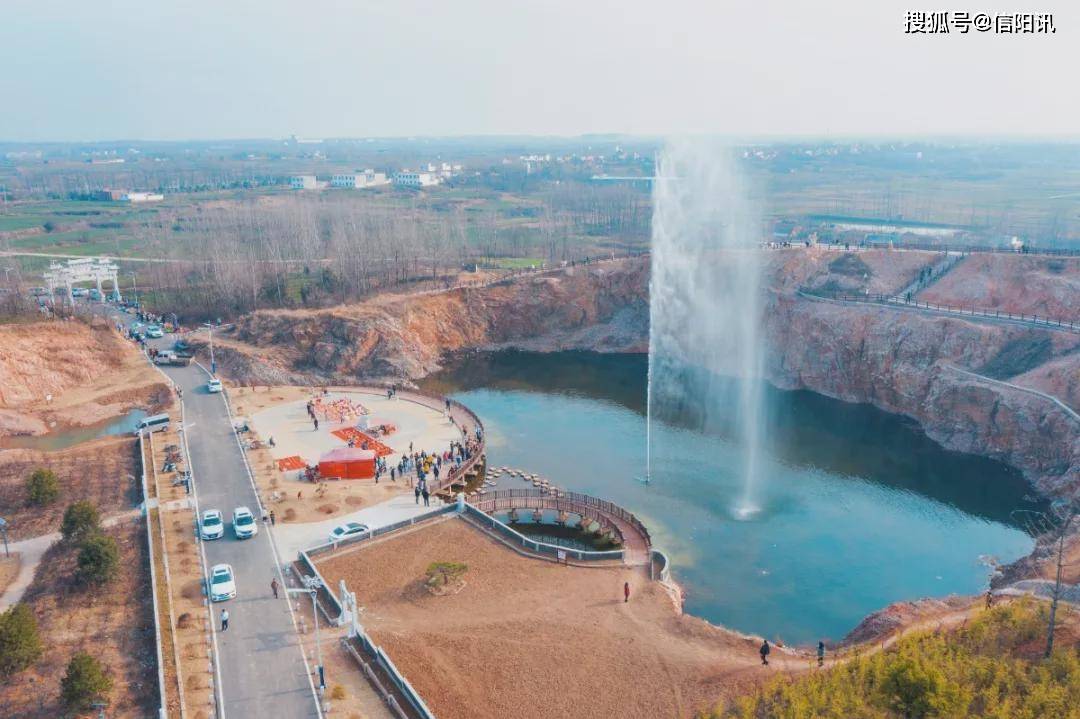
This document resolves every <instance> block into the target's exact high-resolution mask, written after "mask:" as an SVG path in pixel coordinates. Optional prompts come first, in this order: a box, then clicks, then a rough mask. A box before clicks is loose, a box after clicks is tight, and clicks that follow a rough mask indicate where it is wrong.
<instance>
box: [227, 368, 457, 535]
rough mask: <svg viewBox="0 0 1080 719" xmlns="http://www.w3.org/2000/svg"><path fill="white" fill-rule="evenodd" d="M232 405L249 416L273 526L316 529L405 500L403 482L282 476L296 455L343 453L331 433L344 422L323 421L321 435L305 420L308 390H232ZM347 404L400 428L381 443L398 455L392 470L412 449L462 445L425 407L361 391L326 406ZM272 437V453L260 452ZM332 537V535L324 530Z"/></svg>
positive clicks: (252, 456) (255, 466)
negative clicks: (282, 465)
mask: <svg viewBox="0 0 1080 719" xmlns="http://www.w3.org/2000/svg"><path fill="white" fill-rule="evenodd" d="M228 391H229V399H230V401H231V402H232V403H233V410H234V413H235V414H236V415H237V416H243V417H247V418H248V420H249V426H250V427H251V428H252V433H251V435H249V436H248V437H246V439H248V440H257V441H258V442H259V443H260V444H261V445H264V446H260V447H259V448H256V449H251V450H249V452H248V459H249V461H250V462H251V465H252V470H253V471H254V473H255V478H256V484H257V485H258V487H259V491H260V494H261V496H262V499H263V502H264V504H266V506H267V507H268V508H269V509H273V510H274V513H275V516H276V518H277V521H278V522H297V523H300V522H317V521H323V520H327V519H336V518H341V517H345V516H347V515H351V514H354V513H356V512H358V511H359V510H361V509H366V508H370V507H373V506H375V505H378V504H381V503H383V502H386V501H388V500H391V499H393V498H394V497H397V496H400V495H402V494H407V493H410V492H411V491H412V490H411V484H410V483H409V482H408V480H405V479H399V480H398V481H397V482H396V483H395V482H392V481H390V479H389V477H388V476H384V477H383V479H382V480H381V481H380V482H379V484H375V483H374V481H372V480H342V481H331V482H324V483H321V484H320V485H318V487H315V486H313V485H312V484H311V483H309V482H305V481H302V480H300V479H298V477H299V476H300V473H299V472H298V471H296V470H292V471H284V472H282V471H280V470H278V468H277V462H276V460H277V459H280V458H282V457H289V456H300V457H302V458H303V459H304V460H305V461H306V462H308V463H309V464H316V463H317V462H318V460H319V456H320V455H322V454H323V453H324V452H327V451H329V450H331V449H336V448H338V447H344V446H346V443H345V442H344V441H343V440H341V439H340V438H338V437H336V436H334V435H333V434H331V432H332V431H333V430H336V429H339V428H341V427H345V426H349V424H348V423H336V424H335V423H327V422H320V423H319V429H318V431H315V430H314V428H313V427H314V425H313V424H312V422H311V420H310V419H309V418H308V415H307V411H306V409H305V406H306V404H307V401H308V399H310V398H311V397H313V396H315V391H314V390H312V389H310V388H306V387H256V388H255V389H254V390H253V389H251V388H250V387H230V388H229V390H228ZM339 397H349V398H350V399H352V400H353V401H354V402H358V403H360V404H362V405H363V406H365V407H366V408H367V409H369V410H370V411H371V416H372V417H373V418H375V421H376V422H377V423H378V422H383V421H385V422H390V423H392V424H394V425H395V426H396V427H397V431H396V432H394V433H393V434H391V435H389V436H386V437H380V438H379V441H381V442H383V443H384V444H386V445H388V446H389V447H390V448H391V449H393V450H395V453H394V454H392V455H389V456H388V457H387V462H388V463H389V464H396V463H397V461H398V460H399V459H400V456H401V454H400V453H401V452H407V451H408V449H409V444H410V443H412V445H413V447H414V449H415V451H421V450H427V451H429V452H431V451H435V450H439V451H441V450H443V449H446V448H447V447H448V446H449V443H450V441H451V440H454V439H460V434H459V432H458V430H457V429H456V428H455V427H454V426H453V425H451V424H450V423H449V422H448V421H447V420H446V419H445V418H444V417H443V415H442V413H441V412H437V411H435V410H432V409H430V408H427V407H422V406H420V405H418V404H415V403H413V402H407V401H404V400H387V399H386V396H385V395H382V394H379V395H375V394H369V393H361V392H331V393H330V394H329V395H328V399H329V400H333V399H336V398H339ZM271 437H273V439H274V442H275V445H276V446H275V447H274V448H270V447H268V446H265V443H266V442H268V440H269V438H271ZM327 531H329V530H327Z"/></svg>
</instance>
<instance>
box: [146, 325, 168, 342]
mask: <svg viewBox="0 0 1080 719" xmlns="http://www.w3.org/2000/svg"><path fill="white" fill-rule="evenodd" d="M146 336H147V337H152V338H154V339H157V338H159V337H164V336H165V332H164V331H163V330H162V329H161V326H160V325H147V326H146Z"/></svg>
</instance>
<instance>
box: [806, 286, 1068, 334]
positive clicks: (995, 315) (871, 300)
mask: <svg viewBox="0 0 1080 719" xmlns="http://www.w3.org/2000/svg"><path fill="white" fill-rule="evenodd" d="M799 294H800V295H803V296H804V297H809V298H810V299H819V300H831V301H833V302H860V303H863V304H876V305H887V306H894V307H908V308H911V309H917V310H929V311H932V312H942V313H945V314H950V315H956V316H958V317H981V318H985V319H993V320H1008V321H1011V322H1020V323H1023V324H1027V325H1031V326H1032V327H1037V328H1040V329H1044V328H1045V329H1051V330H1062V331H1065V332H1075V333H1077V334H1080V319H1070V320H1064V319H1060V318H1057V319H1055V318H1052V317H1040V316H1039V315H1037V314H1030V315H1029V314H1024V313H1020V314H1013V313H1012V312H1002V311H1001V310H984V309H979V308H977V307H960V306H953V305H938V304H934V303H933V302H923V301H920V300H916V299H912V300H910V301H907V300H904V299H900V298H897V297H892V296H889V295H865V294H844V293H839V292H810V291H808V290H800V291H799Z"/></svg>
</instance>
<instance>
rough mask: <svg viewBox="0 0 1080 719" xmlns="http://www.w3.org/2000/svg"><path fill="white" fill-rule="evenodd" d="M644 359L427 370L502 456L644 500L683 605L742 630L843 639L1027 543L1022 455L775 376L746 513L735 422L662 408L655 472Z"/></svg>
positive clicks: (585, 356)
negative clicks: (692, 417)
mask: <svg viewBox="0 0 1080 719" xmlns="http://www.w3.org/2000/svg"><path fill="white" fill-rule="evenodd" d="M646 374H647V358H646V357H645V356H643V355H598V354H591V353H575V352H563V353H555V354H536V353H525V352H495V353H485V354H470V355H467V356H462V357H458V358H456V359H454V360H453V361H452V362H450V363H448V365H447V367H446V368H445V369H444V370H443V371H441V372H439V373H437V374H436V375H433V376H431V377H429V378H428V379H426V380H425V381H424V383H423V386H424V389H426V390H429V391H432V392H440V393H446V394H451V395H452V396H454V397H455V398H457V399H459V400H460V401H462V402H464V403H465V404H466V405H468V406H469V407H470V408H472V409H473V410H474V411H475V412H476V413H477V414H478V415H479V416H480V418H481V419H482V420H483V421H484V424H485V426H486V429H487V443H488V460H489V463H490V464H492V465H495V466H500V465H507V466H510V467H515V468H520V469H525V470H527V471H530V472H536V473H539V474H541V475H542V476H544V477H547V478H549V479H551V480H552V481H553V482H554V483H555V484H557V485H560V486H562V487H564V488H566V489H569V490H573V491H579V492H584V493H587V494H592V495H595V496H598V497H602V498H605V499H609V500H611V501H613V502H616V503H618V504H621V505H622V506H624V507H626V508H627V509H629V510H631V511H633V512H634V513H636V514H637V515H638V516H639V517H641V518H642V520H643V521H644V522H645V523H646V525H647V526H648V527H649V529H650V531H651V533H652V535H653V540H654V543H655V544H656V545H657V546H658V547H660V548H662V549H664V550H665V551H666V552H667V553H668V555H669V556H670V557H671V559H672V562H673V568H674V575H675V579H676V581H678V582H679V584H680V585H681V586H682V587H683V588H684V590H685V591H686V604H685V609H686V611H687V612H689V613H691V614H694V615H697V616H700V617H703V618H705V619H707V620H709V621H711V622H715V623H718V624H723V625H725V626H728V627H731V628H733V629H737V630H742V631H747V632H753V633H757V634H761V635H764V636H766V637H769V638H781V639H782V640H783V641H785V642H795V643H808V642H813V641H817V640H818V639H828V640H839V639H841V638H842V637H843V636H844V635H845V634H847V633H848V632H849V631H851V630H852V629H853V628H854V627H855V625H856V624H857V623H858V622H859V621H860V620H861V619H862V618H863V617H864V616H865V615H867V614H868V613H870V612H873V611H875V610H877V609H881V608H883V607H884V606H886V605H887V604H890V603H892V602H896V601H900V600H907V599H916V598H920V597H926V596H944V595H947V594H950V593H961V594H974V593H978V592H980V591H984V590H985V588H986V586H987V580H988V577H989V575H990V571H991V570H990V567H989V561H990V559H991V558H993V559H996V560H998V561H1001V562H1007V561H1011V560H1014V559H1016V558H1018V557H1020V556H1023V555H1024V554H1026V553H1027V552H1029V551H1030V550H1031V547H1032V540H1031V538H1030V537H1029V536H1028V535H1027V534H1026V533H1025V532H1024V531H1023V530H1022V529H1021V527H1020V526H1019V525H1018V524H1017V523H1016V522H1014V521H1013V520H1012V519H1011V513H1012V512H1013V510H1016V509H1031V508H1038V507H1039V505H1038V503H1037V500H1036V499H1035V498H1034V497H1032V496H1031V490H1030V489H1029V487H1028V486H1027V484H1026V483H1025V482H1024V480H1023V478H1022V477H1021V476H1020V474H1019V473H1018V472H1016V471H1015V470H1013V469H1011V468H1009V467H1006V466H1005V465H1003V464H1000V463H998V462H995V461H991V460H988V459H985V458H981V457H975V456H971V455H963V454H958V453H955V452H949V451H946V450H944V449H942V448H941V447H940V446H939V445H937V444H935V443H934V442H933V441H932V440H930V439H929V438H927V437H926V436H925V435H923V434H922V433H921V431H920V430H919V429H918V427H917V425H915V424H914V423H913V422H911V421H909V420H907V419H904V418H901V417H897V416H894V415H889V414H886V413H884V412H881V411H879V410H877V409H875V408H873V407H869V406H865V405H854V404H848V403H844V402H840V401H837V400H832V399H829V398H826V397H822V396H820V395H815V394H813V393H809V392H790V391H780V390H776V389H768V390H767V392H766V395H767V400H768V404H769V407H770V414H771V416H772V423H771V428H770V435H769V442H768V456H767V457H766V458H765V461H764V468H763V471H762V476H763V477H764V479H763V481H762V483H761V485H762V486H761V491H760V493H759V502H760V504H761V512H760V513H758V514H757V515H755V516H754V517H753V518H752V519H751V520H748V521H741V520H738V519H736V518H735V516H734V514H733V511H732V507H733V505H734V503H735V502H736V500H737V497H738V495H739V493H740V492H741V488H742V482H741V479H740V478H739V477H737V476H735V473H734V472H733V471H731V470H730V469H728V468H730V467H732V466H734V465H736V464H737V461H736V452H737V449H736V448H735V447H734V445H733V444H732V443H731V442H730V441H729V439H727V438H725V436H723V434H722V433H721V434H712V435H709V434H705V433H702V432H699V431H694V430H692V429H688V428H686V427H685V426H679V423H678V420H677V419H676V421H675V422H659V423H655V424H654V427H653V440H652V455H653V456H652V482H651V483H650V484H648V485H646V484H643V483H641V482H639V481H637V478H639V477H641V476H643V474H644V464H645V394H646V385H645V383H646ZM613 591H616V590H613Z"/></svg>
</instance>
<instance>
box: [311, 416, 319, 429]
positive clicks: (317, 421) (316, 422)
mask: <svg viewBox="0 0 1080 719" xmlns="http://www.w3.org/2000/svg"><path fill="white" fill-rule="evenodd" d="M312 421H313V422H314V423H315V431H316V432H318V431H319V418H318V417H313V418H312Z"/></svg>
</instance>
